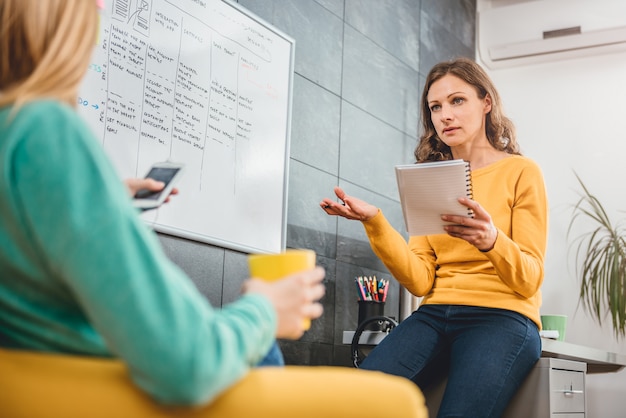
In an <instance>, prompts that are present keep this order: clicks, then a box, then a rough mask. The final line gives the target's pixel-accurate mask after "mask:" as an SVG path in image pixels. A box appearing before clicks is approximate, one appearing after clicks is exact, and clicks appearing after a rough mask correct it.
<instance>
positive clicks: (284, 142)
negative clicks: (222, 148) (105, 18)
mask: <svg viewBox="0 0 626 418" xmlns="http://www.w3.org/2000/svg"><path fill="white" fill-rule="evenodd" d="M110 1H113V0H110ZM133 1H134V0H133ZM161 1H164V2H165V3H169V4H171V5H172V6H173V7H176V8H179V9H180V7H179V6H178V5H177V4H176V3H173V2H172V1H173V0H161ZM209 2H210V3H213V4H214V5H216V6H218V5H219V7H218V9H219V10H224V11H226V12H227V13H226V15H228V16H234V15H237V14H238V15H240V16H241V18H242V19H241V20H239V19H237V21H238V22H239V21H240V22H242V23H243V24H245V25H246V26H247V27H250V28H252V29H253V30H259V31H261V32H262V31H266V33H267V34H268V35H269V34H271V36H272V37H273V39H274V42H275V43H276V45H278V46H279V47H280V49H281V51H282V52H281V54H282V55H281V61H280V66H279V67H276V69H279V71H280V73H281V83H280V85H281V88H282V89H285V90H283V93H281V98H280V102H278V106H276V107H274V108H273V110H272V113H268V112H263V111H261V110H259V109H257V110H256V112H257V117H258V120H261V121H271V120H272V115H274V114H275V113H273V112H279V116H278V117H277V120H280V122H281V125H282V124H283V123H284V138H283V135H282V133H283V126H280V125H276V124H274V126H276V127H279V128H280V129H276V131H273V130H272V131H270V135H272V136H273V138H275V139H276V140H275V141H272V142H271V143H270V146H271V148H267V150H269V153H268V154H265V157H264V158H262V159H259V160H256V161H266V160H265V158H267V157H269V158H270V160H271V162H272V164H273V167H275V170H269V171H267V172H263V171H259V172H258V173H260V174H261V177H257V175H258V174H252V176H251V177H249V178H250V179H255V178H256V179H258V182H257V183H258V184H265V183H266V182H268V181H269V183H268V186H269V187H271V189H268V191H270V190H271V193H270V194H269V195H268V199H271V200H266V202H272V203H271V204H269V205H268V206H265V207H263V206H260V207H259V208H258V210H257V211H256V212H254V210H253V211H251V212H246V210H245V209H244V210H243V212H242V214H248V213H250V214H251V216H252V217H247V218H246V219H245V221H244V222H239V220H238V218H237V216H242V215H236V214H233V213H229V212H228V211H227V212H225V213H223V214H219V216H222V219H229V220H228V222H226V223H223V224H222V225H221V226H216V227H212V226H211V225H213V224H214V223H211V221H213V222H220V221H219V219H220V218H219V217H218V216H217V214H216V213H215V211H210V213H211V214H212V216H213V217H212V218H210V219H209V222H208V223H197V224H195V225H196V226H197V227H194V223H193V222H191V223H190V222H185V221H183V222H180V223H179V222H178V221H177V220H176V217H177V216H178V215H177V209H175V208H174V206H175V205H176V200H174V201H173V202H172V203H170V204H168V205H167V207H166V208H164V209H165V210H166V211H167V215H164V218H165V219H159V217H160V216H159V212H160V210H156V211H150V212H144V213H143V214H142V215H141V217H142V219H143V220H144V221H145V223H146V224H147V226H148V227H150V228H151V229H153V230H155V231H158V232H161V233H164V234H168V235H172V236H177V237H181V238H187V239H190V240H194V241H198V242H203V243H207V244H211V245H215V246H220V247H224V248H228V249H233V250H236V251H240V252H246V253H272V252H280V251H283V250H284V249H285V248H286V241H287V210H288V200H289V199H288V189H289V168H290V150H291V126H292V120H291V119H292V104H293V85H294V78H295V72H294V68H295V40H294V39H293V38H292V37H291V36H289V35H287V34H285V33H284V32H282V31H281V30H279V29H278V28H276V27H274V26H273V25H272V24H270V23H268V22H267V21H265V20H263V19H262V18H260V17H259V16H256V15H255V14H254V13H252V12H251V11H249V10H247V9H245V8H244V7H242V6H241V5H239V4H238V3H236V2H234V1H232V0H209ZM131 4H133V3H131ZM108 6H109V5H107V7H108ZM111 6H113V5H111ZM222 6H223V7H222ZM226 9H228V10H226ZM181 11H183V10H182V9H181ZM230 11H232V12H233V13H232V14H231V13H230ZM183 12H185V11H183ZM187 13H188V12H187ZM218 16H219V15H218ZM224 23H226V24H228V23H227V21H224ZM255 25H256V26H257V28H256V29H255V28H254V26H255ZM218 34H219V32H218ZM283 42H284V43H283ZM98 43H99V42H98ZM107 48H108V46H107ZM107 51H108V49H107ZM124 51H125V50H124ZM107 54H108V52H107ZM107 60H108V58H107ZM96 64H97V61H96ZM111 65H112V64H111V62H109V61H106V65H105V66H104V67H103V68H104V70H105V71H108V70H107V68H108V69H109V70H110V66H111ZM287 65H288V67H289V68H286V67H287ZM105 67H106V68H105ZM218 68H219V66H218ZM97 72H99V69H98V71H97ZM282 74H284V75H282ZM108 77H109V75H108V74H107V80H108ZM102 80H105V79H104V78H102ZM261 81H263V80H261ZM269 82H271V81H270V80H268V84H267V87H268V88H270V87H271V84H269ZM105 83H106V86H107V87H106V89H102V90H103V91H106V98H105V99H104V101H102V102H95V101H93V100H91V103H89V101H88V100H84V103H83V98H81V97H79V108H80V107H81V106H80V105H82V106H91V105H92V104H93V105H94V106H95V105H96V104H100V105H101V106H102V105H104V107H103V108H102V113H101V115H102V116H101V118H100V122H102V121H103V118H106V119H108V117H107V112H108V111H107V109H108V108H109V106H108V104H109V100H110V97H111V96H110V94H113V93H111V92H110V91H109V87H108V83H109V82H108V81H105ZM90 85H91V82H89V83H88V84H86V86H90ZM89 89H93V90H89ZM94 91H97V89H96V87H95V85H93V87H88V89H87V91H85V93H86V94H87V96H90V95H91V93H93V92H94ZM79 94H82V89H81V91H80V92H79ZM144 94H145V92H144ZM88 98H89V99H91V97H88ZM95 108H96V109H97V106H96V107H95ZM85 109H87V107H85ZM283 111H284V112H285V113H283ZM90 115H92V114H85V116H87V117H88V118H87V119H88V120H90V119H91V120H92V127H94V126H93V124H95V127H96V128H97V129H96V136H97V137H98V138H101V139H102V141H103V145H104V144H105V141H106V139H105V138H106V137H107V136H106V134H105V133H104V132H105V131H106V126H107V125H106V123H108V120H107V122H102V125H99V123H98V122H96V121H95V120H93V117H90ZM283 117H284V118H285V119H283ZM270 123H271V122H270ZM100 128H102V132H103V136H102V137H101V136H100V135H99V132H100V131H99V129H100ZM259 134H260V135H259V136H257V138H259V140H263V139H264V138H266V136H265V134H263V133H261V132H259ZM114 135H117V131H115V134H114ZM169 135H170V136H171V137H170V141H173V140H174V134H173V133H170V134H169ZM252 135H253V136H252V137H250V138H251V139H253V138H254V132H253V134H252ZM268 138H269V137H268ZM115 146H116V145H112V147H115ZM274 149H276V152H273V150H274ZM118 150H121V149H118ZM281 154H282V155H281ZM125 155H127V154H126V153H125V152H122V153H118V154H116V155H115V157H114V156H113V155H110V157H112V162H114V165H115V164H117V165H118V168H119V169H120V170H121V172H120V174H121V175H122V176H123V177H128V176H129V175H130V176H133V174H131V173H129V172H126V171H125V170H126V168H125V167H126V162H124V161H123V158H125ZM140 155H141V154H138V158H139V156H140ZM253 155H255V154H254V153H253ZM120 157H121V158H122V160H121V161H120V160H118V158H120ZM144 161H145V160H144ZM155 162H157V161H155ZM180 162H183V163H185V161H184V159H182V160H181V161H180ZM250 162H252V161H250ZM144 164H145V163H144ZM281 166H282V167H281ZM129 168H130V167H129ZM137 169H140V168H139V167H135V169H134V170H130V171H133V172H134V173H135V174H134V175H135V176H140V175H143V173H141V172H139V173H137ZM257 169H258V168H257ZM280 169H282V173H281V172H279V170H280ZM237 172H238V171H235V174H236V173H237ZM264 173H265V174H266V175H267V176H269V177H267V178H266V180H265V181H264V180H263V177H262V176H263V175H264ZM281 174H282V178H280V176H281ZM221 176H222V175H220V176H218V177H217V178H216V180H217V181H218V182H221V181H222V178H223V177H221ZM223 176H229V174H223ZM183 193H184V191H183ZM242 193H243V194H242V196H247V197H248V199H254V198H256V194H254V192H252V194H249V192H245V191H244V192H242ZM260 193H264V189H263V188H262V187H261V188H260ZM181 197H183V196H182V195H181ZM206 197H207V195H201V196H200V198H201V200H202V202H203V207H204V205H205V204H207V202H206ZM221 197H222V196H221V194H220V193H217V194H216V195H215V201H216V202H217V204H219V200H220V198H221ZM259 197H260V196H259ZM279 198H282V201H281V202H279ZM188 199H191V200H193V199H194V195H193V194H190V195H189V196H185V198H184V200H181V201H180V202H181V204H190V202H191V200H188ZM183 201H184V202H185V203H182V202H183ZM235 203H236V202H235ZM170 205H172V206H171V209H170ZM248 207H252V208H254V205H252V206H250V203H249V200H248V203H247V206H241V208H248ZM264 210H265V211H270V212H269V215H270V216H267V215H266V213H267V212H263V211H264ZM279 210H280V212H281V213H276V212H277V211H279ZM183 213H184V214H183ZM183 213H181V214H179V215H180V216H183V217H184V216H185V214H192V215H193V216H195V213H197V212H189V211H183ZM161 217H162V218H163V215H162V216H161ZM184 219H190V218H188V217H187V218H184ZM202 219H206V218H202ZM264 219H265V220H267V225H265V226H264V227H263V228H261V229H260V231H261V232H255V231H254V225H256V224H262V223H263V221H264ZM238 224H241V225H242V228H239V229H237V225H238ZM278 226H279V227H278ZM230 230H232V231H233V232H232V233H229V232H228V231H230ZM247 237H249V239H248V238H247ZM266 237H267V238H266Z"/></svg>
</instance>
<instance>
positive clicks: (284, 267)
mask: <svg viewBox="0 0 626 418" xmlns="http://www.w3.org/2000/svg"><path fill="white" fill-rule="evenodd" d="M248 267H249V268H250V276H251V277H255V278H258V279H263V280H267V281H274V280H278V279H282V278H283V277H285V276H289V275H291V274H294V273H298V272H300V271H305V270H311V269H313V268H315V251H313V250H307V249H289V250H286V251H283V252H281V253H277V254H252V255H249V256H248ZM303 327H304V329H305V330H308V329H309V328H311V320H310V319H309V318H305V320H304V324H303Z"/></svg>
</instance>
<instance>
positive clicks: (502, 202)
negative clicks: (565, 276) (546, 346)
mask: <svg viewBox="0 0 626 418" xmlns="http://www.w3.org/2000/svg"><path fill="white" fill-rule="evenodd" d="M472 186H473V192H474V200H476V201H477V202H478V203H480V205H481V206H482V207H483V208H484V209H485V210H486V211H487V212H488V213H489V214H490V215H491V218H492V220H493V222H494V224H495V226H496V227H497V228H498V238H497V240H496V243H495V246H494V248H493V249H492V250H491V251H488V252H480V251H479V250H478V249H477V248H476V247H474V246H473V245H471V244H469V243H467V242H466V241H464V240H461V239H459V238H453V237H450V236H448V235H446V234H440V235H429V236H414V237H410V238H409V242H408V246H407V243H406V241H405V239H404V237H402V235H400V233H398V232H397V231H396V230H395V229H394V228H393V227H392V226H391V225H390V224H389V222H388V221H387V220H386V218H385V217H384V215H383V214H382V212H379V214H378V215H377V216H375V217H374V218H372V219H370V220H369V221H366V222H363V225H364V226H365V231H366V232H367V235H368V237H369V240H370V244H371V246H372V249H373V250H374V252H375V253H376V255H377V256H378V257H379V258H380V259H381V260H382V261H383V263H384V264H385V265H386V266H387V268H388V269H389V271H390V272H391V274H392V275H393V276H394V277H395V278H396V279H397V280H398V281H399V282H400V283H401V284H402V285H403V286H404V287H405V288H407V289H408V290H409V292H411V293H412V294H414V295H416V296H424V299H423V301H422V303H423V304H449V305H469V306H482V307H490V308H500V309H508V310H512V311H516V312H519V313H521V314H522V315H525V316H526V317H528V318H530V319H531V320H533V321H534V322H535V323H536V324H537V326H538V327H539V328H541V320H540V317H539V307H540V305H541V291H540V288H541V284H542V282H543V276H544V258H545V252H546V245H547V233H548V232H547V231H548V204H547V196H546V190H545V184H544V181H543V174H542V173H541V169H540V168H539V166H538V165H537V164H536V163H534V162H533V161H531V160H529V159H528V158H525V157H522V156H511V157H509V158H505V159H503V160H500V161H498V162H496V163H494V164H491V165H489V166H487V167H484V168H481V169H478V170H473V171H472Z"/></svg>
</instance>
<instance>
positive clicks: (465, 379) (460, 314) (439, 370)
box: [360, 305, 541, 418]
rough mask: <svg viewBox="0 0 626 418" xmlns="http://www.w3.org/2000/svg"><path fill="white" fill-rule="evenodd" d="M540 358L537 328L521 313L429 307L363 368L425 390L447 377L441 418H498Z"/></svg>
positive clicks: (401, 326) (388, 340)
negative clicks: (405, 380)
mask: <svg viewBox="0 0 626 418" xmlns="http://www.w3.org/2000/svg"><path fill="white" fill-rule="evenodd" d="M540 355H541V340H540V338H539V331H538V329H537V326H536V325H535V323H534V322H533V321H531V320H530V319H528V318H526V317H525V316H524V315H521V314H519V313H517V312H513V311H509V310H504V309H493V308H481V307H472V306H460V305H423V306H421V307H420V308H419V309H418V310H417V311H415V312H413V314H412V315H411V316H409V317H408V318H406V319H405V320H404V321H402V322H401V323H400V324H399V325H398V326H397V327H396V328H394V329H393V330H392V331H391V333H390V334H389V335H388V336H387V337H385V339H383V340H382V341H381V342H380V344H379V345H378V346H377V347H375V348H374V349H373V350H372V351H371V352H370V354H369V355H368V356H367V357H366V358H365V359H364V360H363V363H361V366H360V368H362V369H369V370H380V371H383V372H385V373H389V374H394V375H398V376H403V377H406V378H408V379H411V380H412V381H413V382H415V383H416V384H417V385H418V386H419V387H420V388H426V387H428V385H429V384H435V383H437V382H439V381H441V379H443V378H444V377H445V376H446V374H447V377H448V383H447V385H446V389H445V392H444V395H443V399H442V401H441V406H440V407H439V414H438V415H437V417H438V418H443V417H466V418H482V417H494V418H497V417H500V416H501V415H502V413H503V412H504V410H505V409H506V407H507V405H508V403H509V401H510V400H511V398H512V397H513V395H515V392H516V391H517V389H518V388H519V386H520V385H521V383H522V382H523V381H524V378H525V377H526V375H527V374H528V373H529V372H530V370H531V369H532V367H533V365H534V364H535V363H536V362H537V360H538V359H539V357H540Z"/></svg>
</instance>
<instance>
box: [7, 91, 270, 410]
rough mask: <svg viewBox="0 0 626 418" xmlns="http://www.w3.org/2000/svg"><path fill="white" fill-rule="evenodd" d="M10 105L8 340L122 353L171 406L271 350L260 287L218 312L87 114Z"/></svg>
mask: <svg viewBox="0 0 626 418" xmlns="http://www.w3.org/2000/svg"><path fill="white" fill-rule="evenodd" d="M10 111H11V109H10V108H2V109H0V346H4V347H9V348H19V349H30V350H38V351H49V352H59V353H72V354H78V355H91V356H101V357H117V358H120V359H122V360H123V361H124V362H125V363H126V364H127V365H128V368H129V372H130V374H131V378H132V379H133V380H134V381H135V383H136V384H137V385H138V386H140V387H141V388H143V389H144V390H145V391H146V392H148V393H149V394H151V395H152V396H153V397H154V398H156V399H157V400H159V401H160V402H163V403H170V404H197V403H204V402H208V401H209V400H211V399H212V398H213V397H215V396H216V395H217V394H219V393H220V392H221V391H222V390H224V389H225V388H227V387H228V386H230V385H231V384H233V383H234V382H236V381H237V380H238V379H240V378H241V377H242V376H244V375H245V374H246V372H247V371H248V370H249V368H250V367H251V366H252V365H254V364H256V363H257V362H258V361H259V360H260V359H261V358H262V357H263V355H264V354H265V353H267V351H268V350H269V348H270V346H271V344H272V342H273V340H274V333H275V328H276V321H277V320H276V314H275V312H274V310H273V308H272V306H271V304H270V302H269V301H268V300H267V299H266V298H265V297H263V296H260V295H246V296H243V297H242V298H241V299H239V300H238V301H237V302H235V303H232V304H230V305H228V306H226V307H224V308H223V309H221V310H217V309H214V308H212V307H211V306H210V305H209V303H208V302H207V301H206V300H205V299H204V297H203V296H202V295H201V294H200V293H199V292H198V291H197V290H196V288H195V286H194V285H193V283H192V282H191V281H190V279H189V278H187V277H186V276H185V274H184V273H183V272H182V271H181V270H180V269H179V268H177V267H176V266H175V265H174V264H173V263H172V262H170V261H169V260H168V259H167V257H166V256H165V255H164V253H163V252H162V250H161V248H160V245H159V242H158V240H157V238H156V236H155V234H154V233H153V232H152V231H150V230H149V229H148V228H147V227H146V226H145V225H144V224H143V222H142V220H141V219H140V218H139V217H138V215H137V213H136V210H135V209H134V208H133V207H132V205H131V203H130V198H129V197H128V195H127V191H126V189H125V188H124V186H123V184H122V181H121V180H120V179H119V178H118V176H117V174H116V172H115V171H114V168H113V166H112V164H111V163H110V162H109V160H108V159H107V158H106V156H105V154H104V151H103V149H102V146H101V145H100V144H99V143H98V142H97V140H96V138H95V137H94V135H93V134H92V133H91V131H90V130H89V128H88V127H87V126H86V125H85V124H84V123H83V122H82V120H81V119H80V117H79V115H78V114H77V113H76V112H75V111H74V110H73V109H71V108H70V107H69V106H66V105H62V104H60V103H58V102H54V101H39V102H33V103H30V104H27V105H25V106H24V107H23V108H22V109H20V111H19V112H18V113H17V114H16V115H15V116H14V117H13V118H9V115H10Z"/></svg>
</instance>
